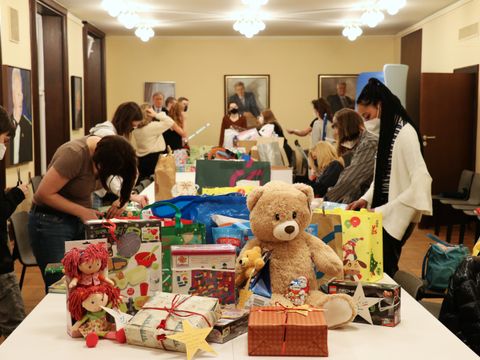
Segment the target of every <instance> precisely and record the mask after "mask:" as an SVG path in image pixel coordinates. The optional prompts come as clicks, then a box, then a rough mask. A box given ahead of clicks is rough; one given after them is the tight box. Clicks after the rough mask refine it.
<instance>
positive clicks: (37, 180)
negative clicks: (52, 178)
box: [30, 175, 42, 194]
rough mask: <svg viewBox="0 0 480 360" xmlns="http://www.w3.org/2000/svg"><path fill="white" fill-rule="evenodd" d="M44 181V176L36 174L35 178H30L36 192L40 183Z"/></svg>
mask: <svg viewBox="0 0 480 360" xmlns="http://www.w3.org/2000/svg"><path fill="white" fill-rule="evenodd" d="M41 181H42V176H39V175H37V176H34V177H33V178H30V183H31V184H32V191H33V193H34V194H35V193H36V192H37V189H38V186H39V185H40V182H41Z"/></svg>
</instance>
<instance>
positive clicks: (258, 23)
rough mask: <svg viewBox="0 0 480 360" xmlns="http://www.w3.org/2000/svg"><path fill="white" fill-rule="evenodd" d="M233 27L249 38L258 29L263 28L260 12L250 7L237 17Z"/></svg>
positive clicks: (257, 31)
mask: <svg viewBox="0 0 480 360" xmlns="http://www.w3.org/2000/svg"><path fill="white" fill-rule="evenodd" d="M233 29H234V30H235V31H238V32H239V33H240V34H242V35H244V36H245V37H247V38H249V39H250V38H252V37H253V36H254V35H257V34H258V33H259V32H260V31H262V30H265V23H264V22H263V21H262V18H261V14H260V13H259V12H258V11H256V10H255V9H252V8H250V9H247V10H245V11H244V12H243V13H242V14H241V15H240V16H239V17H238V19H237V21H235V23H234V24H233Z"/></svg>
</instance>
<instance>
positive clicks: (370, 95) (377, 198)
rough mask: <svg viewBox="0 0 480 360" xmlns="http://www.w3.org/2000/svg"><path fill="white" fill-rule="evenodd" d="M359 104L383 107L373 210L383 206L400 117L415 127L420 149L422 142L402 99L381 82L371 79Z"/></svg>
mask: <svg viewBox="0 0 480 360" xmlns="http://www.w3.org/2000/svg"><path fill="white" fill-rule="evenodd" d="M357 104H361V105H364V106H368V105H374V106H378V105H379V104H380V105H381V110H382V111H381V115H380V136H379V139H378V150H377V160H376V163H375V179H374V190H373V201H372V208H374V207H377V206H380V205H383V204H382V180H383V179H384V177H385V174H386V173H387V171H388V157H389V155H390V149H391V146H392V141H393V137H394V134H395V127H396V126H397V121H398V117H400V118H401V119H403V120H404V121H405V122H407V123H409V124H410V125H412V126H413V128H414V129H415V131H416V132H417V136H418V142H419V146H420V149H421V150H423V149H422V140H421V137H420V132H419V130H418V128H417V125H416V124H415V123H414V122H413V121H412V119H411V118H410V116H409V115H408V114H407V111H406V110H405V108H404V107H403V106H402V104H401V102H400V99H399V98H398V97H396V96H395V95H394V94H393V93H392V92H391V91H390V89H388V88H387V87H386V86H385V85H384V84H383V83H382V82H381V81H380V80H378V79H376V78H370V79H369V80H368V83H367V85H365V87H364V88H363V90H362V92H361V93H360V95H359V97H358V99H357Z"/></svg>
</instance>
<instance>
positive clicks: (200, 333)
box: [167, 320, 217, 360]
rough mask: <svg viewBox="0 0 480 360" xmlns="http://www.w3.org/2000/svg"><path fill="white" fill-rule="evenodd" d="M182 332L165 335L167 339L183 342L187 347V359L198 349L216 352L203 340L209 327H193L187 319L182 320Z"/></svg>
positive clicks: (210, 329) (208, 331)
mask: <svg viewBox="0 0 480 360" xmlns="http://www.w3.org/2000/svg"><path fill="white" fill-rule="evenodd" d="M182 326H183V332H179V333H175V334H172V335H167V339H171V340H175V341H178V342H181V343H183V344H185V348H186V349H187V360H191V359H192V358H193V357H194V356H195V354H196V353H197V351H198V350H203V351H206V352H210V353H214V354H215V355H216V354H217V353H216V352H215V350H213V349H212V347H211V346H210V345H208V343H207V342H206V341H205V338H206V337H207V336H208V334H210V331H212V328H211V327H208V328H202V329H199V328H195V327H193V326H192V325H191V324H190V323H189V322H188V321H186V320H184V321H182Z"/></svg>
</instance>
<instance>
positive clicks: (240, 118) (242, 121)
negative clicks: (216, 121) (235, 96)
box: [218, 101, 247, 147]
mask: <svg viewBox="0 0 480 360" xmlns="http://www.w3.org/2000/svg"><path fill="white" fill-rule="evenodd" d="M230 128H234V129H236V130H238V131H243V130H246V129H247V118H246V117H245V116H244V115H243V114H242V115H241V114H240V112H239V109H238V105H237V103H236V102H235V101H230V102H229V103H228V110H227V114H225V116H224V117H223V119H222V125H221V127H220V140H219V142H218V146H220V147H224V140H225V130H227V129H230Z"/></svg>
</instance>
